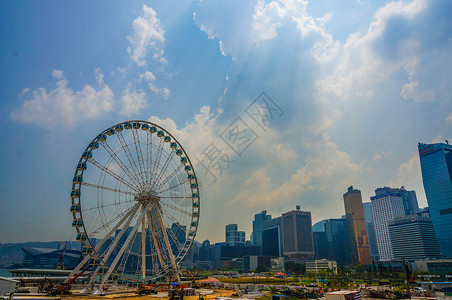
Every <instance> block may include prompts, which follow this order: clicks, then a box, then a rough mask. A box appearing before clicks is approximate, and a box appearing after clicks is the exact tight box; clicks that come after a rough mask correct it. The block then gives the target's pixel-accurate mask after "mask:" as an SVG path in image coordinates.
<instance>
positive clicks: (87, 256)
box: [64, 204, 138, 283]
mask: <svg viewBox="0 0 452 300" xmlns="http://www.w3.org/2000/svg"><path fill="white" fill-rule="evenodd" d="M135 206H138V204H136V205H135ZM132 208H133V207H132ZM133 211H134V210H133V209H130V210H129V211H128V212H127V213H126V214H125V215H124V217H123V218H122V219H121V220H119V222H118V223H117V224H116V225H115V227H113V228H112V229H111V230H110V231H109V232H108V234H107V235H106V236H105V238H104V239H103V240H102V241H101V242H100V243H99V244H97V245H96V247H95V248H94V251H96V252H97V251H98V250H99V249H100V247H102V245H103V244H104V243H105V242H106V241H107V240H108V238H110V236H111V235H112V234H113V233H115V231H116V230H117V229H118V228H119V226H121V224H122V223H124V221H125V220H126V219H127V218H128V217H129V216H130V214H131V213H132V212H133ZM90 259H91V256H89V255H86V256H85V258H84V259H83V260H82V261H81V262H80V263H79V264H78V265H77V267H75V269H74V270H73V271H72V272H71V274H69V276H68V277H67V278H66V280H65V281H64V283H67V282H68V281H69V280H70V279H71V278H72V277H73V276H74V275H75V274H77V272H78V271H80V269H81V268H82V267H83V266H84V265H85V264H86V263H87V262H88V261H89V260H90Z"/></svg>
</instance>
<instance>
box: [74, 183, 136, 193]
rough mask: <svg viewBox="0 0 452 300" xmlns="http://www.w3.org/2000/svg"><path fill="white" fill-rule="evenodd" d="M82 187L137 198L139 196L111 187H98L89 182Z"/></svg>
mask: <svg viewBox="0 0 452 300" xmlns="http://www.w3.org/2000/svg"><path fill="white" fill-rule="evenodd" d="M82 185H84V186H89V187H92V188H96V189H101V190H106V191H111V192H115V193H122V194H126V195H131V196H136V195H137V194H136V193H132V192H128V191H123V190H120V189H115V188H111V187H107V186H102V185H97V184H93V183H88V182H82Z"/></svg>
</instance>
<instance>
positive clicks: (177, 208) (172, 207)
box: [160, 202, 193, 218]
mask: <svg viewBox="0 0 452 300" xmlns="http://www.w3.org/2000/svg"><path fill="white" fill-rule="evenodd" d="M160 205H163V206H166V207H167V208H171V209H173V210H175V211H178V212H180V213H182V214H185V215H187V216H189V217H190V218H192V217H193V214H191V213H189V212H188V211H185V210H183V209H181V208H179V207H177V206H174V205H171V204H169V203H165V202H160Z"/></svg>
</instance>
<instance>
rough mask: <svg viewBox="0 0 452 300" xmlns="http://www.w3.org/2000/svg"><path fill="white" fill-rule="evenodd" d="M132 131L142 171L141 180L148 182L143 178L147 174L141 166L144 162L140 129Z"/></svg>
mask: <svg viewBox="0 0 452 300" xmlns="http://www.w3.org/2000/svg"><path fill="white" fill-rule="evenodd" d="M131 130H132V136H133V142H134V143H135V151H136V152H137V161H138V167H139V169H140V174H141V176H140V177H141V178H142V179H143V180H144V182H143V183H145V182H146V180H145V179H144V178H143V174H145V170H144V167H143V166H142V165H141V164H142V162H143V152H142V151H141V143H140V136H139V134H138V132H137V130H138V129H134V128H133V129H131Z"/></svg>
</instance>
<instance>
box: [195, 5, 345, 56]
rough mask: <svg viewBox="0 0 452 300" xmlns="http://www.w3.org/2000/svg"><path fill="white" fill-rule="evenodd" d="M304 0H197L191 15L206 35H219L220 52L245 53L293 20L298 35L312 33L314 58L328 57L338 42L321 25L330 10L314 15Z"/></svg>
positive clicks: (335, 49) (335, 53) (328, 17)
mask: <svg viewBox="0 0 452 300" xmlns="http://www.w3.org/2000/svg"><path fill="white" fill-rule="evenodd" d="M307 4H308V2H307V1H304V0H274V1H270V2H267V3H265V2H264V1H247V2H246V4H244V3H243V1H229V2H227V3H220V2H218V1H210V2H209V3H206V1H201V2H200V3H199V5H198V11H197V12H196V13H195V14H194V15H193V16H194V20H195V22H196V23H197V25H198V26H199V28H200V29H201V30H202V31H204V32H205V33H206V34H207V35H208V37H209V38H210V39H214V38H218V39H219V45H220V50H221V52H222V54H223V55H232V57H233V59H238V58H239V57H245V56H247V54H248V53H249V52H250V51H252V50H253V49H254V48H257V47H259V43H260V42H263V41H266V40H271V39H273V38H275V37H276V36H278V30H279V29H280V28H281V27H283V26H287V25H289V26H290V25H291V24H296V27H297V28H298V30H299V31H300V33H301V37H302V38H305V37H308V36H312V35H316V38H315V41H314V43H313V44H312V45H311V46H312V54H313V56H314V58H316V59H317V60H318V61H321V62H324V61H329V60H331V59H332V58H334V57H335V56H336V55H337V51H338V46H339V45H338V43H337V42H335V41H334V40H333V37H332V35H331V34H329V33H327V32H326V30H325V28H324V25H325V24H326V22H327V21H328V20H329V19H330V18H331V14H330V13H326V14H325V15H324V16H323V17H322V18H318V19H315V18H313V17H312V16H310V15H309V14H308V13H307V12H306V6H307ZM219 12H221V13H219ZM230 24H235V26H230Z"/></svg>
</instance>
